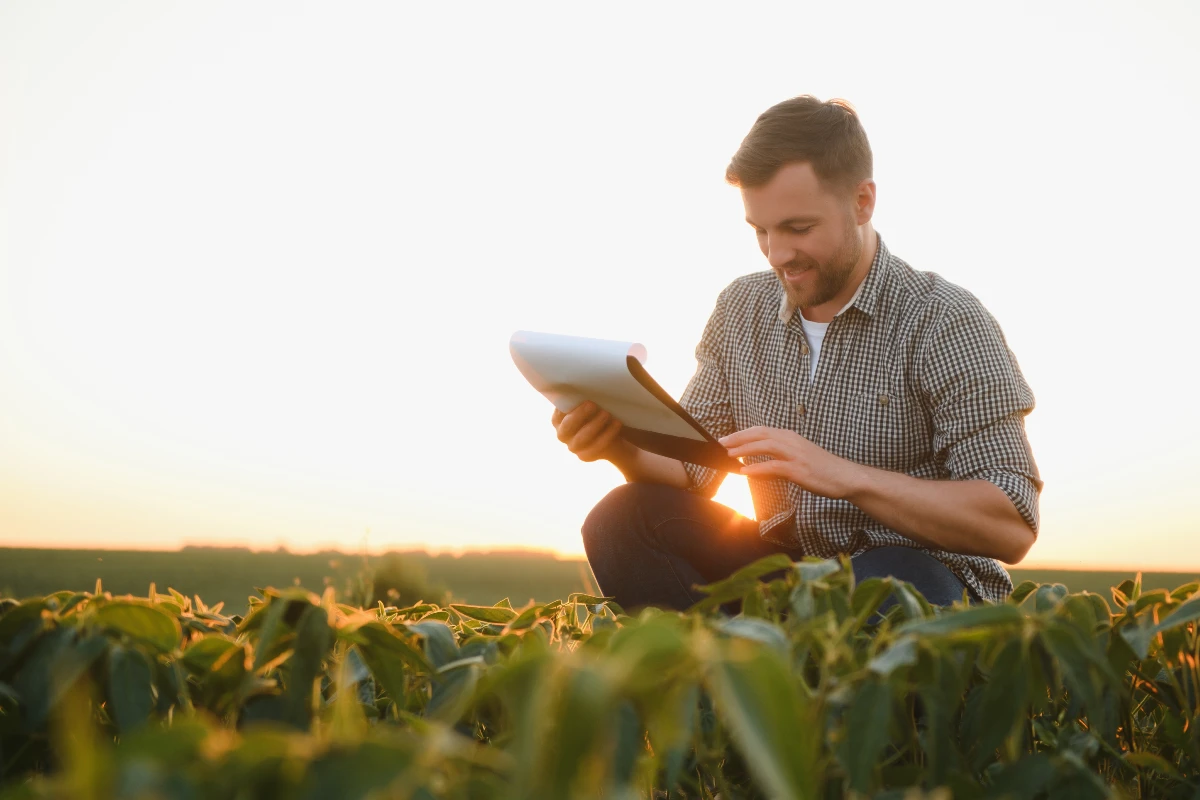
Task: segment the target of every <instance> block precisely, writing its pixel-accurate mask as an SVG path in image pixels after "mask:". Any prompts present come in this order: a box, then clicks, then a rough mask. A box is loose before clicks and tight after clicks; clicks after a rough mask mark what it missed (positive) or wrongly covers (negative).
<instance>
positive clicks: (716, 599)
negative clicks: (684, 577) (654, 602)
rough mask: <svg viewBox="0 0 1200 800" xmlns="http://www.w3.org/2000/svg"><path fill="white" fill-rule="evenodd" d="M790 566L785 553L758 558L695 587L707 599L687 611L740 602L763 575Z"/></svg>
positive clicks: (704, 609) (789, 560)
mask: <svg viewBox="0 0 1200 800" xmlns="http://www.w3.org/2000/svg"><path fill="white" fill-rule="evenodd" d="M791 566H792V559H791V557H790V556H788V555H787V554H786V553H775V554H774V555H770V556H766V557H765V558H760V559H759V560H758V561H755V562H754V563H752V564H747V565H746V566H744V567H742V568H741V569H739V570H738V571H737V572H735V573H733V574H732V575H730V576H729V577H728V578H725V579H724V580H720V581H717V582H715V583H709V584H706V585H703V586H697V587H696V588H697V589H699V590H700V591H702V592H704V593H705V594H706V595H707V597H705V598H704V599H703V600H700V601H699V602H697V603H696V604H695V605H693V606H692V607H691V609H689V610H691V611H710V610H712V609H714V608H717V607H719V606H721V605H723V604H725V603H727V602H729V601H730V600H741V599H742V597H743V596H744V595H745V594H746V592H748V591H750V590H751V589H754V588H756V587H757V586H758V582H759V579H760V578H762V577H763V576H764V575H768V574H770V573H772V572H779V571H780V570H786V569H788V568H789V567H791ZM836 568H837V567H836V564H835V569H836Z"/></svg>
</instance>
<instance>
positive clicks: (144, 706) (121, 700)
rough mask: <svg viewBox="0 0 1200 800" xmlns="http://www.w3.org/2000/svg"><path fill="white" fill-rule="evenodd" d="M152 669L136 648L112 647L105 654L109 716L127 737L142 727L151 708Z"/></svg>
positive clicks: (148, 661) (152, 706)
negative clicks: (106, 660)
mask: <svg viewBox="0 0 1200 800" xmlns="http://www.w3.org/2000/svg"><path fill="white" fill-rule="evenodd" d="M152 682H153V666H152V665H151V663H150V659H148V658H146V655H145V654H144V653H143V652H142V651H141V650H139V649H137V648H136V647H122V646H121V645H113V646H112V647H111V648H110V649H109V651H108V703H109V713H110V714H112V717H113V721H114V722H116V724H117V730H118V731H120V732H121V733H128V732H130V731H132V730H135V729H137V728H139V727H141V726H142V725H144V724H145V722H146V720H147V719H149V718H150V712H151V710H153V708H154V689H153V686H152Z"/></svg>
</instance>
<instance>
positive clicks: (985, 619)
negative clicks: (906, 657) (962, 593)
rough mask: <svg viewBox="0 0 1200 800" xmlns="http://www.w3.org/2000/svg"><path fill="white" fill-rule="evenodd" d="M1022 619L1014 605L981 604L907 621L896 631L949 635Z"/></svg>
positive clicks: (1014, 622)
mask: <svg viewBox="0 0 1200 800" xmlns="http://www.w3.org/2000/svg"><path fill="white" fill-rule="evenodd" d="M1024 619H1025V615H1024V614H1022V613H1021V609H1019V608H1017V607H1016V606H1014V605H1007V604H1005V605H981V606H972V607H970V608H967V609H962V610H958V609H956V610H954V611H945V612H943V613H942V614H941V615H940V616H938V617H934V618H933V619H924V620H915V621H909V622H906V623H904V624H903V625H901V626H900V627H899V628H897V629H896V631H897V633H911V634H913V635H914V636H949V635H953V634H957V633H962V632H964V631H970V630H973V629H976V628H992V627H1000V626H1007V625H1015V624H1019V623H1020V622H1022V621H1023V620H1024Z"/></svg>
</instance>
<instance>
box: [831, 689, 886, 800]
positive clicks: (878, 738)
mask: <svg viewBox="0 0 1200 800" xmlns="http://www.w3.org/2000/svg"><path fill="white" fill-rule="evenodd" d="M891 718H892V691H891V688H890V687H889V686H888V685H887V684H886V683H883V682H882V681H880V680H879V679H878V678H874V677H873V678H870V679H868V680H867V681H865V682H864V683H862V684H861V685H859V686H858V687H857V690H856V691H855V693H854V699H853V700H851V702H850V708H849V709H847V711H846V714H845V735H844V738H843V739H842V741H841V746H840V747H839V748H838V749H839V758H840V760H841V762H842V764H843V765H844V766H845V769H846V774H847V776H848V777H849V779H850V787H851V788H852V789H854V790H855V791H858V792H866V791H867V790H868V789H869V788H870V784H871V776H872V774H873V773H874V771H875V765H876V763H877V760H878V758H879V751H880V750H882V749H883V746H884V745H885V744H887V740H888V726H889V724H890V722H891Z"/></svg>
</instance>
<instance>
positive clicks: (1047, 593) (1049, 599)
mask: <svg viewBox="0 0 1200 800" xmlns="http://www.w3.org/2000/svg"><path fill="white" fill-rule="evenodd" d="M1066 596H1067V587H1066V586H1063V585H1062V584H1061V583H1043V584H1042V585H1041V586H1039V587H1038V588H1037V591H1035V592H1034V593H1033V610H1034V611H1039V612H1040V611H1052V610H1054V609H1055V608H1057V607H1058V605H1059V604H1060V603H1061V602H1062V601H1063V598H1064V597H1066Z"/></svg>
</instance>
